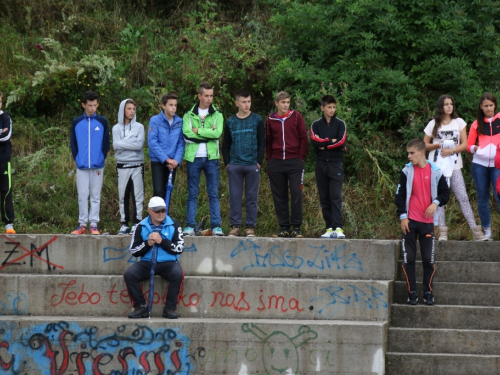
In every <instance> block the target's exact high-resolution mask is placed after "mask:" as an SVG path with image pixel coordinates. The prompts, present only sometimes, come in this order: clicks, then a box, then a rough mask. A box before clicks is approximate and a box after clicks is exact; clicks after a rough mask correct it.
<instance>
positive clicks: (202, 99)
mask: <svg viewBox="0 0 500 375" xmlns="http://www.w3.org/2000/svg"><path fill="white" fill-rule="evenodd" d="M213 98H214V90H213V88H212V86H211V85H210V84H209V83H206V82H203V83H202V84H200V88H199V90H198V102H197V103H196V104H195V105H194V106H193V108H191V110H189V111H188V112H187V113H186V114H185V115H184V118H183V125H182V132H183V134H184V139H185V141H186V148H185V151H184V160H186V162H187V184H188V198H187V218H186V228H185V229H184V235H185V236H194V235H195V233H194V227H195V223H196V221H195V217H196V211H197V209H198V191H199V187H200V186H199V185H200V176H201V172H202V171H205V178H206V181H207V193H208V201H209V205H210V226H211V227H212V234H213V235H214V236H223V235H224V233H223V232H222V228H221V216H220V205H219V138H220V136H221V135H222V129H223V126H224V120H223V117H222V114H221V113H220V112H219V111H217V110H216V109H215V107H214V106H213V105H212V100H213Z"/></svg>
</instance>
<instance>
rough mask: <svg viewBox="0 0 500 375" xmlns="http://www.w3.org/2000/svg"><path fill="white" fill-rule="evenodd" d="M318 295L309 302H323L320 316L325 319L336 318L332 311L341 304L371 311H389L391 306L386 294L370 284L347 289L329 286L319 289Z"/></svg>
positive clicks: (350, 286) (352, 286)
mask: <svg viewBox="0 0 500 375" xmlns="http://www.w3.org/2000/svg"><path fill="white" fill-rule="evenodd" d="M318 294H320V295H319V296H318V297H314V298H312V299H311V300H310V301H309V302H310V303H314V302H323V303H322V307H321V308H320V309H319V310H318V314H320V315H324V316H325V317H332V316H334V315H335V311H332V310H334V309H335V307H336V306H338V305H339V304H343V305H350V304H359V305H361V306H363V307H365V308H367V309H370V310H372V309H375V310H378V309H382V308H383V309H387V308H388V306H389V305H388V304H387V302H386V301H385V300H386V299H387V298H385V295H386V294H385V293H384V292H382V291H380V290H378V289H377V288H375V287H374V286H372V285H369V284H365V285H362V286H357V285H352V284H350V285H348V287H347V288H343V287H341V286H328V287H325V288H321V289H319V291H318Z"/></svg>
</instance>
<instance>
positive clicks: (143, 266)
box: [123, 260, 183, 310]
mask: <svg viewBox="0 0 500 375" xmlns="http://www.w3.org/2000/svg"><path fill="white" fill-rule="evenodd" d="M150 269H151V263H150V262H149V261H148V260H140V261H138V262H137V263H134V264H133V265H132V266H130V268H129V269H127V270H126V271H125V273H124V274H123V278H124V279H125V284H126V285H127V290H128V294H129V296H130V298H131V299H132V301H133V303H134V307H137V306H145V305H146V298H144V294H143V292H142V289H141V284H140V283H141V281H145V280H149V270H150ZM155 275H160V276H161V277H162V278H163V279H165V280H167V281H168V282H169V284H168V292H167V300H166V302H165V307H166V308H167V309H169V310H175V309H176V308H177V299H178V298H179V291H180V289H181V285H182V280H183V273H182V267H181V265H180V264H179V263H177V262H162V263H157V264H156V267H155Z"/></svg>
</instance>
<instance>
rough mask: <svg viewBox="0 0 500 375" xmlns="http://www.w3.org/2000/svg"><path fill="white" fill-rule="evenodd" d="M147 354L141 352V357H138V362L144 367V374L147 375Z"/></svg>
mask: <svg viewBox="0 0 500 375" xmlns="http://www.w3.org/2000/svg"><path fill="white" fill-rule="evenodd" d="M148 354H149V353H148V352H143V353H142V354H141V356H140V357H139V362H140V363H141V366H142V367H144V371H146V374H149V370H150V369H149V362H148Z"/></svg>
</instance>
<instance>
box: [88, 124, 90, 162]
mask: <svg viewBox="0 0 500 375" xmlns="http://www.w3.org/2000/svg"><path fill="white" fill-rule="evenodd" d="M88 146H89V168H90V117H89V140H88Z"/></svg>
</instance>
